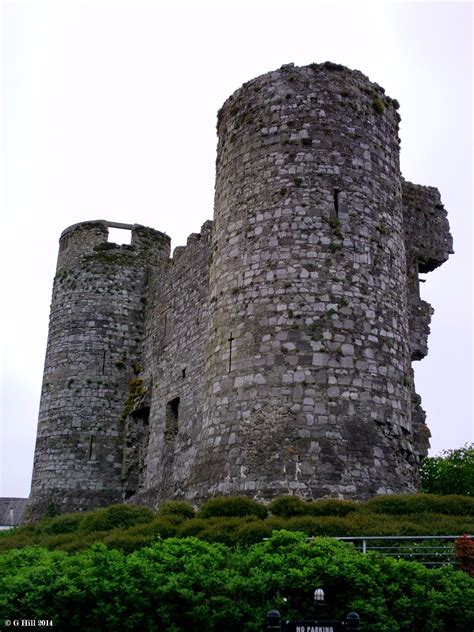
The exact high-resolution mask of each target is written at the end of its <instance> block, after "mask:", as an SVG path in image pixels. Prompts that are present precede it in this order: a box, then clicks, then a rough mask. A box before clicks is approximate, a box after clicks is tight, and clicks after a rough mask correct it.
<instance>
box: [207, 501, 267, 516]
mask: <svg viewBox="0 0 474 632" xmlns="http://www.w3.org/2000/svg"><path fill="white" fill-rule="evenodd" d="M197 515H198V517H199V518H212V517H238V516H256V517H257V518H266V517H267V516H268V509H267V508H266V507H265V506H264V505H261V504H260V503H259V502H257V501H256V500H252V499H251V498H247V497H246V496H221V497H218V498H211V499H210V500H207V501H206V502H205V503H204V504H203V505H202V506H201V508H200V509H199V511H198V514H197Z"/></svg>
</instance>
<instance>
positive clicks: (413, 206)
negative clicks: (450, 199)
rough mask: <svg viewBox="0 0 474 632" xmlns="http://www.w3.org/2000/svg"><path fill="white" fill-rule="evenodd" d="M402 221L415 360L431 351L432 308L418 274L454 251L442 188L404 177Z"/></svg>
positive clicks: (411, 336) (429, 269)
mask: <svg viewBox="0 0 474 632" xmlns="http://www.w3.org/2000/svg"><path fill="white" fill-rule="evenodd" d="M402 194H403V223H404V234H405V244H406V267H407V277H408V284H407V287H408V303H409V320H410V348H411V353H412V359H413V360H421V359H422V358H424V357H425V356H426V354H427V353H428V335H429V333H430V329H429V324H430V320H431V316H432V314H433V308H432V307H431V305H430V304H429V303H427V302H426V301H422V300H421V298H420V290H419V283H420V281H419V273H427V272H431V271H432V270H435V269H436V268H437V267H438V266H440V265H441V264H443V263H444V262H445V261H447V260H448V257H449V255H450V254H451V253H452V252H453V239H452V237H451V234H450V232H449V224H448V219H447V214H446V211H445V209H444V206H443V204H442V202H441V197H440V194H439V191H438V190H437V189H435V188H434V187H425V186H421V185H419V184H412V183H411V182H406V181H405V180H402Z"/></svg>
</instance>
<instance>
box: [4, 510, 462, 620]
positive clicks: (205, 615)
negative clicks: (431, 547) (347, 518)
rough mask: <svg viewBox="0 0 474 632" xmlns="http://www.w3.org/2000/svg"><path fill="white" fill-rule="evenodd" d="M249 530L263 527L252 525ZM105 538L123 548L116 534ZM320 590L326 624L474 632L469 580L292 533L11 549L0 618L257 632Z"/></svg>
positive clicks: (298, 609)
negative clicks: (352, 621)
mask: <svg viewBox="0 0 474 632" xmlns="http://www.w3.org/2000/svg"><path fill="white" fill-rule="evenodd" d="M331 519H341V520H344V519H343V518H336V517H332V518H331ZM184 524H186V522H183V526H184ZM257 524H260V525H261V524H263V521H259V520H255V521H252V522H249V523H248V525H249V526H250V525H253V526H256V525H257ZM113 535H114V536H115V537H116V543H119V541H120V533H119V531H118V530H117V531H116V532H115V534H113V533H112V532H110V533H109V534H108V536H110V537H111V538H112V536H113ZM122 535H124V534H122ZM124 543H125V541H124V540H122V545H121V546H122V547H123V544H124ZM125 544H126V546H128V545H132V546H133V542H127V543H125ZM318 586H321V587H322V588H324V590H325V593H326V601H327V607H328V613H329V615H330V617H331V618H335V619H343V618H345V616H346V614H347V612H349V611H356V612H358V614H359V615H360V617H361V621H362V624H363V629H364V630H365V632H409V631H410V632H413V631H414V630H416V632H443V631H444V632H467V631H468V630H472V628H473V626H474V580H473V579H472V578H471V577H469V576H468V575H467V574H465V573H461V572H459V571H454V570H452V569H450V568H447V567H445V568H440V569H435V570H429V569H426V568H424V567H423V566H421V565H420V564H418V563H416V562H403V561H396V560H392V559H387V558H381V557H377V556H375V555H371V554H368V555H361V554H359V553H357V552H356V551H354V549H353V547H352V546H350V545H345V544H343V543H340V542H336V541H334V540H330V539H326V538H317V539H315V540H313V541H311V542H307V540H306V537H305V535H303V534H298V533H291V532H288V531H280V532H276V533H274V534H273V535H272V536H271V538H270V539H269V540H267V541H266V542H259V543H257V544H254V545H251V546H249V547H247V548H240V547H236V548H230V547H227V546H225V545H222V544H215V543H213V544H211V543H208V542H204V541H202V540H198V539H196V538H186V539H175V538H170V539H168V540H163V541H157V542H154V543H153V544H151V545H150V546H148V547H145V548H141V549H140V550H137V551H135V552H133V553H129V554H125V553H124V552H123V550H119V549H118V548H117V549H113V550H112V549H107V548H106V547H105V546H104V545H103V544H96V545H95V546H93V547H92V548H91V549H89V550H88V551H82V552H80V553H76V554H72V555H71V554H66V553H65V552H62V551H53V552H51V551H46V550H44V549H40V548H29V549H23V550H18V551H9V552H7V553H5V554H3V555H2V556H1V557H0V620H2V619H3V620H5V619H12V618H14V616H15V613H18V611H21V613H22V616H25V617H27V618H29V619H52V620H53V622H54V626H55V627H56V628H57V629H59V630H65V629H67V630H70V631H71V632H75V631H79V630H90V631H92V632H93V631H99V630H101V631H104V632H108V631H115V630H122V631H124V632H127V631H130V632H131V631H134V630H147V632H155V631H156V632H158V631H159V630H168V631H169V632H179V631H180V630H186V629H188V630H199V631H200V632H201V631H202V632H219V631H221V630H226V632H242V631H244V632H257V631H260V630H262V628H263V625H264V622H265V615H266V613H267V612H268V610H270V609H271V608H277V609H278V610H280V611H281V613H282V616H283V618H284V619H290V618H293V619H294V618H300V619H302V618H306V617H307V616H308V615H309V614H311V613H312V610H313V606H312V595H313V591H314V588H315V587H318ZM283 598H284V599H283Z"/></svg>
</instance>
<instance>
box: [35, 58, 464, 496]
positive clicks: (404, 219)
mask: <svg viewBox="0 0 474 632" xmlns="http://www.w3.org/2000/svg"><path fill="white" fill-rule="evenodd" d="M397 109H398V103H397V101H395V100H393V99H391V98H390V97H388V96H387V95H385V93H384V90H383V88H381V87H380V86H379V85H377V84H375V83H372V82H370V81H369V80H368V79H367V77H365V76H364V75H362V74H361V73H360V72H358V71H352V70H349V69H347V68H345V67H343V66H339V65H336V64H332V63H328V62H327V63H324V64H311V65H309V66H306V67H301V68H298V67H295V66H293V65H292V64H290V65H287V66H283V67H282V68H281V69H279V70H277V71H274V72H270V73H268V74H265V75H262V76H260V77H258V78H256V79H253V80H252V81H249V82H248V83H246V84H245V85H244V86H242V88H240V89H239V90H237V92H235V93H234V94H233V95H232V96H231V97H230V98H229V99H228V100H227V101H226V103H225V104H224V106H223V107H222V109H221V111H220V112H219V117H218V136H219V144H218V154H217V172H216V197H215V212H214V224H213V225H212V224H211V223H210V222H207V223H206V224H204V226H203V227H202V229H201V232H200V233H199V234H194V235H191V236H190V238H189V239H188V243H187V245H186V247H183V248H179V249H176V250H175V252H174V255H173V258H172V259H168V240H167V238H166V237H165V236H163V235H162V234H161V233H157V232H155V231H152V230H151V229H144V228H142V227H136V226H135V227H133V235H134V240H132V246H131V248H128V249H127V248H126V247H120V248H119V247H116V246H111V245H110V244H108V243H106V242H105V240H106V232H107V223H106V222H93V223H87V224H80V225H78V226H77V227H72V228H71V229H68V230H67V231H66V232H65V234H63V237H62V240H61V244H62V245H61V251H60V257H59V259H60V260H59V264H58V275H57V277H56V280H55V290H54V294H53V307H52V316H51V325H50V340H49V343H48V352H47V359H46V370H45V382H44V385H43V395H42V404H41V413H40V426H39V433H38V444H37V451H36V459H35V472H34V477H33V489H32V497H31V499H30V505H32V504H34V503H35V502H36V503H37V502H39V501H40V499H41V498H45V497H46V495H47V494H46V492H48V493H49V492H50V491H51V490H59V491H57V498H58V500H59V501H60V502H61V508H64V507H71V506H77V505H78V504H79V503H82V504H84V505H92V504H94V503H96V504H103V503H105V502H110V501H111V500H115V499H121V498H127V497H129V496H132V498H131V500H133V501H135V502H146V503H148V504H150V505H152V506H156V505H157V504H159V503H160V502H161V501H162V500H163V499H165V498H187V499H188V500H191V501H199V500H201V499H204V498H207V497H209V496H213V495H216V494H236V493H244V494H247V495H250V496H253V497H256V498H271V497H274V496H276V495H278V494H284V493H296V494H299V495H301V496H303V497H305V498H318V497H323V496H335V497H351V498H361V499H363V498H367V497H369V496H370V495H373V494H376V493H392V492H404V491H407V492H408V491H413V490H415V489H416V486H417V483H418V466H419V463H420V459H421V458H422V457H423V456H424V455H425V454H426V452H427V447H428V437H429V431H428V429H427V427H426V425H425V423H424V413H423V410H422V409H421V407H420V398H419V397H418V395H417V394H416V392H415V389H414V385H413V371H412V368H411V363H412V361H413V360H420V359H421V358H423V357H424V356H425V355H426V353H427V336H428V333H429V321H430V317H431V313H432V309H431V306H430V305H428V304H427V303H425V302H423V301H421V300H420V297H419V291H418V274H419V272H429V271H431V270H433V269H434V268H436V267H437V266H439V265H440V264H442V263H443V262H444V261H446V260H447V258H448V256H449V254H450V253H451V252H452V240H451V236H450V234H449V226H448V222H447V219H446V212H445V211H444V207H443V205H442V204H441V201H440V197H439V193H438V192H437V190H436V189H433V188H430V187H422V186H418V185H414V184H411V183H407V182H405V181H404V180H403V178H402V177H401V174H400V166H399V138H398V123H399V120H400V117H399V115H398V112H397ZM109 225H110V224H109ZM145 238H146V239H145ZM64 240H67V249H65V248H66V246H64V245H63V242H64ZM145 299H146V302H147V307H146V310H144V305H143V304H144V302H145ZM74 303H75V306H74ZM73 307H74V309H73ZM83 343H85V344H86V345H87V348H86V347H84V344H83ZM120 367H122V368H120ZM101 371H102V373H101ZM71 380H73V381H71ZM88 380H89V381H90V382H89V381H88ZM78 382H79V383H78ZM91 413H92V414H91ZM101 450H102V452H101ZM99 453H100V454H99ZM94 455H97V456H96V457H94ZM60 470H61V471H62V474H61V476H59V474H58V472H59V471H60ZM59 478H61V480H63V481H64V485H63V486H62V487H61V486H59V487H58V479H59ZM68 490H71V496H70V498H71V503H68V502H65V501H64V497H67V498H69V496H68V495H67V494H68V493H69V491H68ZM73 490H74V491H73ZM54 493H56V491H54ZM61 494H62V495H63V499H61ZM74 498H75V500H74ZM43 504H44V503H43Z"/></svg>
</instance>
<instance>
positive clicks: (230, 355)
mask: <svg viewBox="0 0 474 632" xmlns="http://www.w3.org/2000/svg"><path fill="white" fill-rule="evenodd" d="M227 340H228V342H229V373H230V372H231V371H232V343H233V342H234V340H235V338H234V337H233V335H232V332H230V336H229V338H228V339H227Z"/></svg>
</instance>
